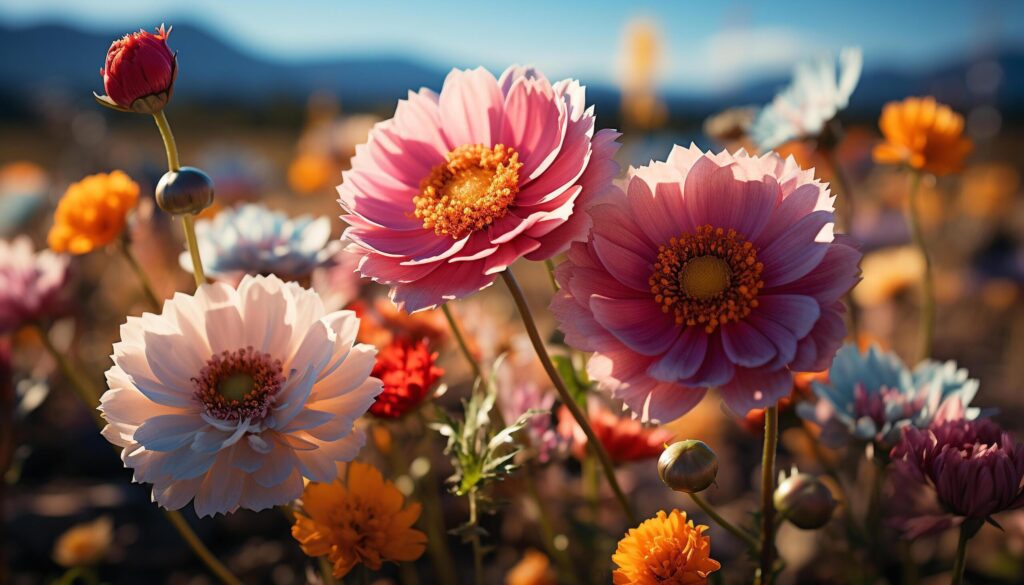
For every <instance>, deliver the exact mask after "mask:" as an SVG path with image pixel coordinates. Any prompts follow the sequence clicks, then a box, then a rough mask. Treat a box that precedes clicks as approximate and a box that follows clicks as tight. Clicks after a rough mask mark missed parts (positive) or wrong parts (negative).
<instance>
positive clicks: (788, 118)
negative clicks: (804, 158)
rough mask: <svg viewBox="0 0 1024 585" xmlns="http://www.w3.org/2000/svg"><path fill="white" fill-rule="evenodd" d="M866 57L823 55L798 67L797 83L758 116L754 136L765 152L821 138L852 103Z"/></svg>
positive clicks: (848, 51)
mask: <svg viewBox="0 0 1024 585" xmlns="http://www.w3.org/2000/svg"><path fill="white" fill-rule="evenodd" d="M862 65H863V57H862V55H861V50H860V48H858V47H847V48H845V49H843V50H842V51H840V52H839V64H838V68H837V66H836V61H835V58H834V56H832V55H820V56H818V57H815V58H813V59H810V60H808V61H805V62H803V63H800V64H799V65H797V66H796V69H795V70H794V72H793V81H792V82H791V83H790V84H789V86H787V87H786V88H785V89H784V90H782V91H781V92H780V93H779V94H778V95H776V96H775V99H773V100H772V102H771V103H770V104H768V105H767V106H765V107H764V108H762V109H761V111H760V112H758V114H757V117H756V118H755V119H754V122H753V124H752V125H751V127H750V135H751V137H752V138H753V139H754V142H756V143H757V146H758V148H760V149H762V150H771V149H773V148H776V147H778V146H780V145H781V144H783V143H784V142H788V141H790V140H794V139H802V138H810V137H815V136H818V135H819V134H820V133H821V131H822V129H824V127H825V124H826V123H827V122H828V121H829V120H831V119H832V118H834V117H835V115H836V114H837V113H838V112H839V111H841V110H843V109H844V108H845V107H846V106H847V105H848V104H849V103H850V95H852V94H853V90H854V89H856V87H857V82H858V81H860V72H861V66H862Z"/></svg>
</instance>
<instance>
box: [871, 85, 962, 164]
mask: <svg viewBox="0 0 1024 585" xmlns="http://www.w3.org/2000/svg"><path fill="white" fill-rule="evenodd" d="M878 125H879V127H880V128H881V130H882V134H883V135H884V136H885V142H883V143H882V144H879V145H878V146H876V147H875V151H874V157H875V162H879V163H885V164H905V165H908V166H910V167H912V168H915V169H918V170H924V171H928V172H930V173H935V174H936V175H945V174H949V173H953V172H956V171H959V170H960V169H961V167H963V162H964V158H966V157H967V155H968V154H970V152H971V149H972V148H974V145H973V144H972V143H971V140H970V139H969V138H964V137H963V132H964V118H963V116H961V115H960V114H958V113H956V112H954V111H953V110H952V109H951V108H950V107H949V106H947V105H945V104H940V103H938V102H936V101H935V98H933V97H923V98H919V97H908V98H906V99H905V100H903V101H902V102H889V103H888V104H886V105H885V108H884V109H883V110H882V117H881V119H880V120H879V121H878Z"/></svg>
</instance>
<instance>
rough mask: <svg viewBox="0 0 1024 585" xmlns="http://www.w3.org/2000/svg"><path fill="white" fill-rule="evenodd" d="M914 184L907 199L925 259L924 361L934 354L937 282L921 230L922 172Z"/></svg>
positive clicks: (921, 355) (920, 353)
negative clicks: (933, 340)
mask: <svg viewBox="0 0 1024 585" xmlns="http://www.w3.org/2000/svg"><path fill="white" fill-rule="evenodd" d="M913 177H914V178H913V180H912V181H913V182H912V183H911V185H910V195H909V196H908V198H907V221H908V223H909V224H910V235H911V236H912V237H913V240H914V245H915V246H917V249H918V250H920V252H921V257H922V258H923V259H924V280H923V281H922V282H921V333H920V339H919V340H918V343H919V347H920V349H919V350H918V356H917V359H918V360H923V359H925V358H927V357H928V356H930V355H931V354H932V337H933V336H934V331H935V280H934V276H933V274H932V261H931V257H930V256H928V246H927V245H926V244H925V241H924V232H923V231H922V229H921V215H920V208H919V207H920V205H919V204H920V202H919V201H918V193H919V192H920V190H921V172H920V171H914V175H913Z"/></svg>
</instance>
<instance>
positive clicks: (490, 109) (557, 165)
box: [338, 67, 619, 312]
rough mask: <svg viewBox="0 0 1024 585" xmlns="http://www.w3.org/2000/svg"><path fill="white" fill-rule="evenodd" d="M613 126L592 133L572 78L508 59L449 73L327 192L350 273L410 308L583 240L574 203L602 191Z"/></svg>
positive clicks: (456, 294) (613, 145)
mask: <svg viewBox="0 0 1024 585" xmlns="http://www.w3.org/2000/svg"><path fill="white" fill-rule="evenodd" d="M617 137H618V134H617V133H616V132H614V131H611V130H602V131H600V132H596V133H595V128H594V113H593V109H592V108H587V107H586V102H585V93H584V89H583V87H582V86H580V84H579V82H578V81H575V80H570V79H567V80H563V81H559V82H558V83H555V84H551V83H550V82H549V81H548V80H547V79H546V78H545V77H544V76H543V75H542V74H541V73H540V72H538V71H536V70H534V69H531V68H524V67H510V68H508V69H507V70H505V72H504V73H502V75H501V79H495V78H494V76H493V75H491V74H490V73H489V72H487V71H486V70H484V69H482V68H478V69H473V70H471V71H462V70H457V69H456V70H453V71H452V72H451V73H449V74H448V77H447V78H446V79H445V82H444V86H443V87H442V88H441V93H440V94H437V93H434V92H433V91H430V90H428V89H421V90H420V91H419V93H412V92H410V93H409V97H408V99H406V100H403V101H400V102H399V103H398V108H397V110H396V111H395V117H394V118H392V119H390V120H387V121H385V122H382V123H380V124H377V125H376V126H375V127H374V128H373V131H372V132H371V133H370V138H369V140H368V141H367V143H366V144H365V145H362V146H360V147H358V148H356V155H355V157H354V158H353V159H352V170H350V171H346V172H345V173H344V175H343V179H344V182H343V183H342V184H341V186H340V187H338V192H339V193H340V200H339V202H340V203H341V206H342V208H343V209H344V210H345V212H346V213H347V215H344V216H342V219H344V220H345V221H346V222H348V223H349V225H350V227H349V228H348V229H346V230H345V235H344V237H346V238H348V239H350V240H352V241H353V242H355V246H354V247H353V250H354V251H356V252H357V253H359V254H361V255H362V256H363V257H362V259H361V261H360V264H359V270H360V272H361V274H362V275H363V276H366V277H369V278H372V279H373V280H374V281H377V282H380V283H384V284H387V285H389V286H391V287H392V289H391V298H392V300H393V301H394V302H395V303H397V304H398V305H399V306H400V307H402V308H404V309H406V310H408V311H410V312H413V311H418V310H421V309H425V308H429V307H434V306H437V305H439V304H441V303H444V302H445V301H446V300H450V299H455V298H461V297H465V296H467V295H469V294H472V293H474V292H476V291H478V290H480V289H483V288H485V287H487V286H489V285H490V284H491V283H492V282H494V279H495V276H496V275H497V274H498V273H500V272H501V271H503V270H505V268H507V267H508V266H509V265H510V264H512V263H513V262H514V261H516V260H517V259H519V258H520V257H523V256H525V257H526V258H528V259H530V260H544V259H547V258H550V257H552V256H554V255H555V254H558V253H559V252H562V251H564V250H565V249H566V248H567V247H568V246H569V243H570V242H572V241H573V240H582V239H583V238H585V237H586V233H587V230H588V229H589V227H590V218H589V217H588V216H587V215H586V214H585V213H576V212H578V211H580V210H582V209H586V208H587V207H588V206H589V205H590V204H591V203H592V202H593V201H594V199H595V198H596V197H598V196H599V195H600V194H601V193H602V192H603V191H606V190H614V189H615V188H614V186H612V184H611V180H612V178H613V177H614V176H615V175H616V174H617V173H618V165H617V164H616V163H615V161H614V160H613V158H612V157H613V156H614V154H615V151H616V150H617V149H618V146H619V145H618V143H617V142H615V139H616V138H617Z"/></svg>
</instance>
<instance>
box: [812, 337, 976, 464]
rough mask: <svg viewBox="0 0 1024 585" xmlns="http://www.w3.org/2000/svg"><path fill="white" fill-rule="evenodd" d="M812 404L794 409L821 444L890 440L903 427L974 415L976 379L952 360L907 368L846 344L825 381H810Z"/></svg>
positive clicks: (888, 443)
mask: <svg viewBox="0 0 1024 585" xmlns="http://www.w3.org/2000/svg"><path fill="white" fill-rule="evenodd" d="M812 388H813V390H814V394H815V395H816V396H817V397H818V402H817V403H816V404H810V403H802V404H800V405H799V406H798V407H797V413H798V414H799V415H800V416H801V417H802V418H804V419H807V420H810V421H813V422H815V423H817V424H818V425H820V426H821V429H822V432H821V442H822V443H823V444H825V445H826V446H828V447H833V448H834V447H840V446H842V445H843V444H844V443H845V442H846V440H847V439H849V438H851V437H852V438H854V439H857V440H860V441H871V442H874V443H875V444H877V445H878V446H880V447H882V448H885V449H886V451H887V450H888V448H889V447H891V446H892V445H893V444H895V443H896V442H897V441H898V440H899V438H900V432H901V430H902V429H903V427H906V426H908V425H909V426H913V427H916V428H927V427H928V426H930V425H931V424H932V423H933V422H939V421H941V420H950V419H958V418H966V419H974V418H977V417H978V416H979V415H980V414H981V411H980V410H979V409H977V408H968V405H969V404H970V403H971V400H973V399H974V395H975V394H976V393H977V391H978V381H977V380H975V379H972V378H968V375H967V370H965V369H963V368H957V365H956V362H953V361H948V362H936V361H932V360H925V361H923V362H921V363H920V364H918V365H917V367H916V368H914V370H913V371H911V370H910V369H909V368H907V366H906V365H904V363H903V362H902V361H901V360H900V358H899V357H898V356H896V355H895V354H893V353H888V352H884V351H882V350H880V349H879V348H878V347H877V346H872V347H870V348H868V350H867V351H865V352H863V353H862V352H861V351H859V350H858V349H857V347H856V346H855V345H853V344H846V345H844V346H843V347H842V349H840V350H839V352H838V353H837V354H836V358H835V360H834V361H833V362H832V367H831V369H830V370H829V381H828V383H825V384H823V383H820V382H814V383H813V385H812Z"/></svg>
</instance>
